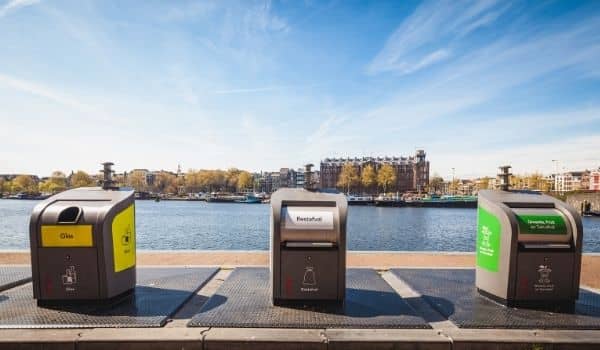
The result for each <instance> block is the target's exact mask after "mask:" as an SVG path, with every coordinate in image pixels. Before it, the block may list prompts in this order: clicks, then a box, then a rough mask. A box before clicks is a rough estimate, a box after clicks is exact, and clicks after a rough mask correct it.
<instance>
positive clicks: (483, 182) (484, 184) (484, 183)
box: [477, 176, 490, 190]
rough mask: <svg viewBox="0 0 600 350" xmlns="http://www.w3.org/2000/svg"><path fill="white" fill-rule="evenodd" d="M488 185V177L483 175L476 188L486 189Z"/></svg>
mask: <svg viewBox="0 0 600 350" xmlns="http://www.w3.org/2000/svg"><path fill="white" fill-rule="evenodd" d="M489 187H490V178H489V177H487V176H486V177H483V178H481V179H480V180H479V186H478V188H477V189H478V190H487V189H488V188H489Z"/></svg>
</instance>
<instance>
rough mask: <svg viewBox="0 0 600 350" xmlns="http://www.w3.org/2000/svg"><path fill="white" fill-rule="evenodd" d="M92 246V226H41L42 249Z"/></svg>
mask: <svg viewBox="0 0 600 350" xmlns="http://www.w3.org/2000/svg"><path fill="white" fill-rule="evenodd" d="M92 246H94V241H93V239H92V225H42V247H92Z"/></svg>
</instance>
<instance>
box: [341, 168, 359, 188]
mask: <svg viewBox="0 0 600 350" xmlns="http://www.w3.org/2000/svg"><path fill="white" fill-rule="evenodd" d="M358 180H359V177H358V172H357V171H356V168H355V167H354V166H353V165H352V163H350V162H346V163H344V165H343V166H342V171H341V172H340V176H339V179H338V183H337V185H338V186H339V187H342V188H346V193H347V194H349V193H350V187H352V186H354V185H356V183H358Z"/></svg>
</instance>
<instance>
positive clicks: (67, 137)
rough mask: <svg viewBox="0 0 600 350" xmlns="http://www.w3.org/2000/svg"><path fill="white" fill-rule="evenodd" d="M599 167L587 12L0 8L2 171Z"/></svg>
mask: <svg viewBox="0 0 600 350" xmlns="http://www.w3.org/2000/svg"><path fill="white" fill-rule="evenodd" d="M416 149H424V150H425V151H426V152H427V158H428V159H429V160H430V162H431V173H432V175H433V174H434V173H435V174H439V175H441V176H443V177H445V178H447V179H448V178H451V177H452V171H453V170H452V168H454V173H455V176H457V177H477V176H484V175H495V174H496V173H497V167H498V166H499V165H504V164H511V165H512V166H513V172H515V173H532V172H535V171H539V172H543V173H551V172H553V171H555V169H558V170H559V171H561V170H580V169H585V168H588V169H595V168H598V166H600V2H598V1H589V2H581V1H525V2H524V1H515V2H511V1H505V0H498V1H494V0H490V1H468V0H452V1H450V0H449V1H424V2H417V1H373V2H366V1H316V0H315V1H309V0H306V1H292V0H288V1H273V2H271V1H250V0H248V1H246V0H240V1H233V0H232V1H229V0H218V1H153V0H145V1H90V0H73V1H61V0H53V1H44V0H0V173H33V174H38V175H42V176H44V175H49V174H50V173H51V172H52V171H53V170H62V171H64V172H70V171H71V170H78V169H81V170H85V171H88V172H94V173H95V172H97V171H98V170H99V169H100V165H99V163H101V162H103V161H107V160H110V161H113V162H114V163H116V165H115V169H116V170H117V171H122V170H129V169H133V168H148V169H166V170H175V169H176V168H177V166H178V165H179V164H180V165H181V167H182V169H184V170H187V169H210V168H229V167H238V168H242V169H246V170H250V171H260V170H267V171H273V170H277V169H279V168H280V167H293V168H297V167H301V166H302V165H303V164H306V163H309V162H312V163H314V164H318V163H319V162H320V160H321V159H323V158H326V157H347V156H352V157H354V156H386V155H387V156H399V155H404V156H407V155H413V154H414V153H415V150H416Z"/></svg>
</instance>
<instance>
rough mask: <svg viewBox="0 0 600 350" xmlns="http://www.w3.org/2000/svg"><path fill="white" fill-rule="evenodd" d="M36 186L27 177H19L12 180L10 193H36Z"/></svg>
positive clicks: (33, 181)
mask: <svg viewBox="0 0 600 350" xmlns="http://www.w3.org/2000/svg"><path fill="white" fill-rule="evenodd" d="M37 191H38V184H37V183H36V182H35V180H34V179H33V178H32V177H31V176H29V175H19V176H17V177H15V178H14V179H13V180H12V192H27V193H37Z"/></svg>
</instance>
